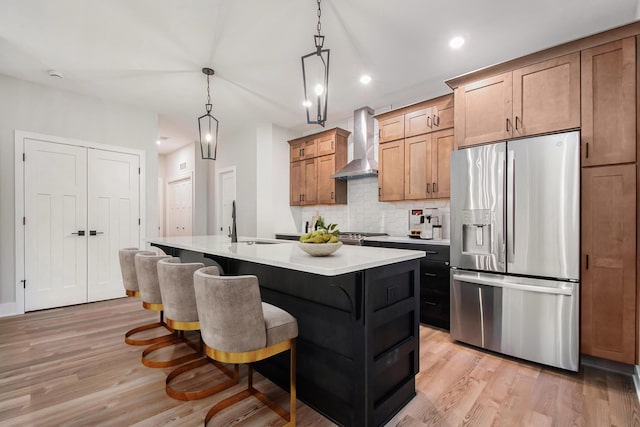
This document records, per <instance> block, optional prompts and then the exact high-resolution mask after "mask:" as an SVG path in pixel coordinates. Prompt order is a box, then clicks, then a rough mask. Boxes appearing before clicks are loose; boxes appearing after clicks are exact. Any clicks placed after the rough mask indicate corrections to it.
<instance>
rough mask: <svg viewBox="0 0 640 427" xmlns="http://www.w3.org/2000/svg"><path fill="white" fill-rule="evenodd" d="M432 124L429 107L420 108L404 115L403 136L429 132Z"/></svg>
mask: <svg viewBox="0 0 640 427" xmlns="http://www.w3.org/2000/svg"><path fill="white" fill-rule="evenodd" d="M432 126H433V117H431V107H429V108H422V109H420V110H416V111H412V112H410V113H407V114H405V115H404V136H405V138H409V137H410V136H416V135H422V134H425V133H428V132H431V128H432Z"/></svg>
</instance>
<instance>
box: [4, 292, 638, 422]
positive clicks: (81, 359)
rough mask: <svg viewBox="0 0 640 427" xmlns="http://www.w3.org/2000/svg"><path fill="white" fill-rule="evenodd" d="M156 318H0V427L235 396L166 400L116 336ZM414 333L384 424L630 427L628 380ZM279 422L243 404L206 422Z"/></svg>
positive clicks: (110, 306) (198, 409)
mask: <svg viewBox="0 0 640 427" xmlns="http://www.w3.org/2000/svg"><path fill="white" fill-rule="evenodd" d="M156 319H157V315H156V314H154V313H151V312H149V311H146V310H143V309H142V308H141V306H140V301H139V300H136V299H133V298H129V299H119V300H112V301H105V302H99V303H92V304H85V305H79V306H74V307H66V308H60V309H54V310H45V311H40V312H34V313H28V314H26V315H23V316H16V317H9V318H0V425H1V426H62V425H64V426H123V425H136V426H201V425H202V422H203V418H204V415H205V413H206V412H207V411H208V409H209V408H210V407H211V406H212V405H213V404H214V403H215V402H217V401H219V400H221V399H222V398H224V397H226V396H229V395H231V394H233V393H235V392H236V391H238V390H239V389H240V388H242V387H243V385H242V381H243V380H244V379H246V369H243V370H241V385H238V386H235V387H233V388H231V389H228V390H226V391H225V392H223V393H220V394H219V395H216V396H211V397H208V398H206V399H202V400H198V401H192V402H181V401H177V400H173V399H171V398H169V397H168V396H167V395H166V394H165V391H164V382H165V378H166V375H167V374H168V373H169V372H170V369H166V370H163V369H151V368H147V367H144V366H143V365H142V364H141V363H140V354H141V352H142V349H143V348H142V347H134V346H129V345H126V344H125V343H124V333H125V332H126V331H127V330H128V329H130V328H132V327H133V326H137V325H140V324H143V323H147V322H151V321H154V320H156ZM420 330H421V348H420V373H419V374H418V376H417V377H416V383H417V396H416V397H415V398H414V399H413V400H412V401H411V402H410V403H409V404H408V405H407V406H406V407H405V408H403V409H402V411H400V413H398V414H397V415H396V416H395V417H394V418H393V419H392V420H391V422H390V423H389V424H388V425H390V426H394V427H395V426H398V427H400V426H401V427H409V426H411V427H418V426H419V427H423V426H490V425H496V426H527V425H529V426H608V425H611V426H613V425H615V426H640V405H639V404H638V399H637V396H636V394H635V390H634V388H633V383H632V381H631V379H630V378H628V377H624V376H621V375H617V374H612V373H607V372H604V371H600V370H597V369H593V368H583V369H582V370H581V372H580V373H577V374H573V373H568V372H564V371H560V370H556V369H551V368H545V367H542V366H540V365H536V364H533V363H526V362H522V361H518V360H515V359H510V358H504V357H501V356H498V355H495V354H492V353H488V352H483V351H479V350H477V349H474V348H472V347H468V346H465V345H461V344H457V343H454V342H452V341H451V339H450V338H449V335H448V334H447V333H445V332H443V331H441V330H437V329H432V328H428V327H421V329H420ZM178 352H179V351H178ZM159 356H163V355H162V354H160V355H159ZM165 356H166V355H165ZM258 379H259V380H258V381H257V384H256V385H257V387H258V388H259V389H261V390H263V391H265V392H266V393H267V394H268V395H270V396H272V397H275V398H276V400H277V401H278V403H280V404H281V405H283V406H284V407H287V399H288V394H287V393H285V392H283V391H282V390H280V389H279V388H278V387H277V386H274V385H273V384H271V383H270V382H269V381H268V380H266V379H264V378H262V377H261V376H259V375H258ZM217 380H222V377H221V376H220V374H219V372H218V371H216V370H215V369H214V368H212V367H210V366H208V367H204V368H201V371H200V372H197V373H195V374H194V375H192V376H190V377H188V378H187V379H186V380H185V381H183V383H182V386H185V387H186V386H189V385H195V384H198V383H202V382H203V381H204V382H206V381H217ZM297 407H298V425H300V426H321V427H322V426H332V425H333V424H332V423H331V422H330V421H328V420H327V419H325V418H324V417H322V416H321V415H319V414H318V413H317V412H315V411H313V410H312V409H311V408H309V407H308V406H306V405H304V404H303V403H302V402H298V406H297ZM281 424H282V419H280V418H279V417H278V416H277V415H275V414H273V413H272V412H271V411H270V410H269V409H268V408H265V407H264V406H263V405H262V404H261V403H259V402H257V401H254V400H252V399H248V400H246V401H245V402H243V403H242V404H239V405H236V406H234V407H232V408H230V409H228V410H226V411H225V412H223V413H222V414H220V415H219V416H217V417H216V418H214V419H213V420H212V421H211V422H210V423H209V425H210V426H225V425H238V426H265V425H281Z"/></svg>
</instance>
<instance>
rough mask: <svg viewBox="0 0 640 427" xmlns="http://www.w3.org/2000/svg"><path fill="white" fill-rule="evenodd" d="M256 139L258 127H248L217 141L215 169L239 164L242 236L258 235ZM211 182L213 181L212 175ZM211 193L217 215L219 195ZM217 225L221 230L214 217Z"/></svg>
mask: <svg viewBox="0 0 640 427" xmlns="http://www.w3.org/2000/svg"><path fill="white" fill-rule="evenodd" d="M221 126H222V124H221ZM256 141H257V131H256V128H255V127H247V128H246V129H242V130H241V131H239V132H236V133H234V134H231V135H224V136H221V138H220V139H219V140H218V152H217V160H215V169H214V170H222V169H225V168H228V167H231V166H235V167H236V208H237V225H238V235H239V236H255V235H256V234H257V224H256V218H257V215H258V212H257V210H256V204H257V190H256V176H257V172H256V159H257V153H256ZM209 172H211V168H209ZM209 183H210V184H211V183H212V179H211V177H210V178H209ZM210 188H215V187H210ZM209 194H211V195H213V206H212V207H213V209H212V215H215V212H216V207H215V204H216V203H217V199H216V195H215V192H214V191H209ZM214 224H215V227H214V230H219V227H220V226H219V224H218V223H217V220H215V219H214Z"/></svg>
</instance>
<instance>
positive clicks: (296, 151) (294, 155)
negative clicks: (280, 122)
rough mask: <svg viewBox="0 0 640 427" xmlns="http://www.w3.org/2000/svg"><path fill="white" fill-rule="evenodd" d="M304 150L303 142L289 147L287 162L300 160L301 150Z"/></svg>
mask: <svg viewBox="0 0 640 427" xmlns="http://www.w3.org/2000/svg"><path fill="white" fill-rule="evenodd" d="M303 148H304V143H303V142H299V143H297V144H291V146H290V151H291V152H290V156H289V161H290V162H297V161H299V160H302V157H303V156H302V149H303Z"/></svg>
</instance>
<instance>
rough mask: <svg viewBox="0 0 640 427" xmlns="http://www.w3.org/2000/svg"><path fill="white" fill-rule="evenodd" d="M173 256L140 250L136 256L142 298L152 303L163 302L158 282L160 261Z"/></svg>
mask: <svg viewBox="0 0 640 427" xmlns="http://www.w3.org/2000/svg"><path fill="white" fill-rule="evenodd" d="M165 258H171V257H170V256H168V255H156V253H155V252H149V251H145V252H139V253H137V254H136V255H135V257H134V262H135V264H136V274H137V275H138V286H139V287H140V298H141V299H142V301H143V302H147V303H150V304H162V296H161V295H160V284H159V283H158V261H160V260H161V259H165Z"/></svg>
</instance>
